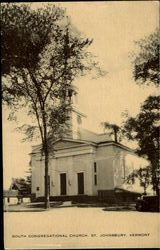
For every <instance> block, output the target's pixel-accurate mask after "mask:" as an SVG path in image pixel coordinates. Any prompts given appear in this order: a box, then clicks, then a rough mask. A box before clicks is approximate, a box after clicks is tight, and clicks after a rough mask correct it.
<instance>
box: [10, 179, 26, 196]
mask: <svg viewBox="0 0 160 250" xmlns="http://www.w3.org/2000/svg"><path fill="white" fill-rule="evenodd" d="M10 188H11V189H13V190H18V194H19V195H22V196H26V195H30V194H31V183H30V182H28V180H25V179H23V178H15V179H13V181H12V184H11V187H10Z"/></svg>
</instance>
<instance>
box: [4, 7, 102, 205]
mask: <svg viewBox="0 0 160 250" xmlns="http://www.w3.org/2000/svg"><path fill="white" fill-rule="evenodd" d="M1 41H2V65H1V66H2V75H3V78H2V84H3V85H2V91H3V101H4V103H5V104H7V105H8V107H9V108H10V109H11V115H10V119H13V118H14V115H15V112H17V111H18V110H20V109H21V108H23V107H27V109H28V115H29V116H31V117H32V118H35V119H36V123H37V124H34V125H32V126H31V125H28V124H24V125H23V126H22V127H21V130H22V131H24V132H25V133H26V139H32V138H33V137H34V135H35V134H36V131H38V132H39V134H40V137H41V142H42V154H43V155H44V162H45V207H46V208H48V207H49V178H48V161H49V153H50V141H51V140H49V139H50V138H51V137H52V138H53V139H54V138H56V137H57V136H58V135H59V134H62V133H63V132H64V129H65V128H66V126H65V125H66V122H67V120H68V119H69V116H70V111H71V102H70V98H71V96H72V94H73V93H74V89H73V86H72V83H73V81H74V79H75V78H76V77H78V76H80V75H84V74H85V73H86V72H89V71H91V70H92V69H96V72H97V73H100V74H101V70H100V68H99V66H98V64H97V63H96V62H95V61H94V58H93V57H92V55H91V53H89V52H88V51H87V48H88V46H89V45H91V43H92V40H89V39H86V38H84V37H82V36H81V34H80V33H79V32H78V31H77V30H76V29H75V27H74V26H73V25H72V24H71V23H70V21H69V19H68V18H67V16H66V14H65V11H64V10H63V9H61V8H59V7H56V6H55V5H53V4H50V5H47V6H46V7H44V8H39V9H36V10H34V9H32V8H31V5H30V4H20V5H19V4H15V3H14V4H11V3H7V4H2V7H1ZM37 129H38V130H37ZM52 151H53V145H52Z"/></svg>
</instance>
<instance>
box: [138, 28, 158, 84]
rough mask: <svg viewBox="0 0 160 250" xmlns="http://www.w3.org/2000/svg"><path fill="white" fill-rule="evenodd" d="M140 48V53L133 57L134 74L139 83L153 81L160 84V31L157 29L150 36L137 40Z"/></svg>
mask: <svg viewBox="0 0 160 250" xmlns="http://www.w3.org/2000/svg"><path fill="white" fill-rule="evenodd" d="M136 43H137V45H138V48H139V52H138V53H136V54H135V53H134V55H133V57H134V60H133V65H134V70H133V75H134V79H135V80H136V81H137V82H138V83H139V84H143V83H146V84H150V83H153V84H154V85H155V86H159V83H160V73H159V56H160V54H159V53H160V32H159V30H158V29H157V30H156V31H155V32H154V33H152V34H151V35H149V36H148V37H146V38H144V39H141V40H140V41H138V42H136Z"/></svg>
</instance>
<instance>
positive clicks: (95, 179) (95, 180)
mask: <svg viewBox="0 0 160 250" xmlns="http://www.w3.org/2000/svg"><path fill="white" fill-rule="evenodd" d="M94 185H95V186H96V185H97V175H96V174H95V175H94Z"/></svg>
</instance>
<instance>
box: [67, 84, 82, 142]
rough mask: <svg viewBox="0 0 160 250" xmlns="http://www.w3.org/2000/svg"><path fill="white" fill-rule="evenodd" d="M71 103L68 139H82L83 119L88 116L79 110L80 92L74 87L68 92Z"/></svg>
mask: <svg viewBox="0 0 160 250" xmlns="http://www.w3.org/2000/svg"><path fill="white" fill-rule="evenodd" d="M67 96H68V98H69V100H68V101H69V102H70V103H71V111H70V119H69V122H68V124H69V133H68V135H67V137H69V138H72V139H81V133H80V129H81V127H82V126H83V119H84V118H86V115H84V114H83V113H81V112H80V111H79V110H78V92H77V88H76V87H75V86H74V85H73V86H72V88H71V89H69V90H68V94H67Z"/></svg>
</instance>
